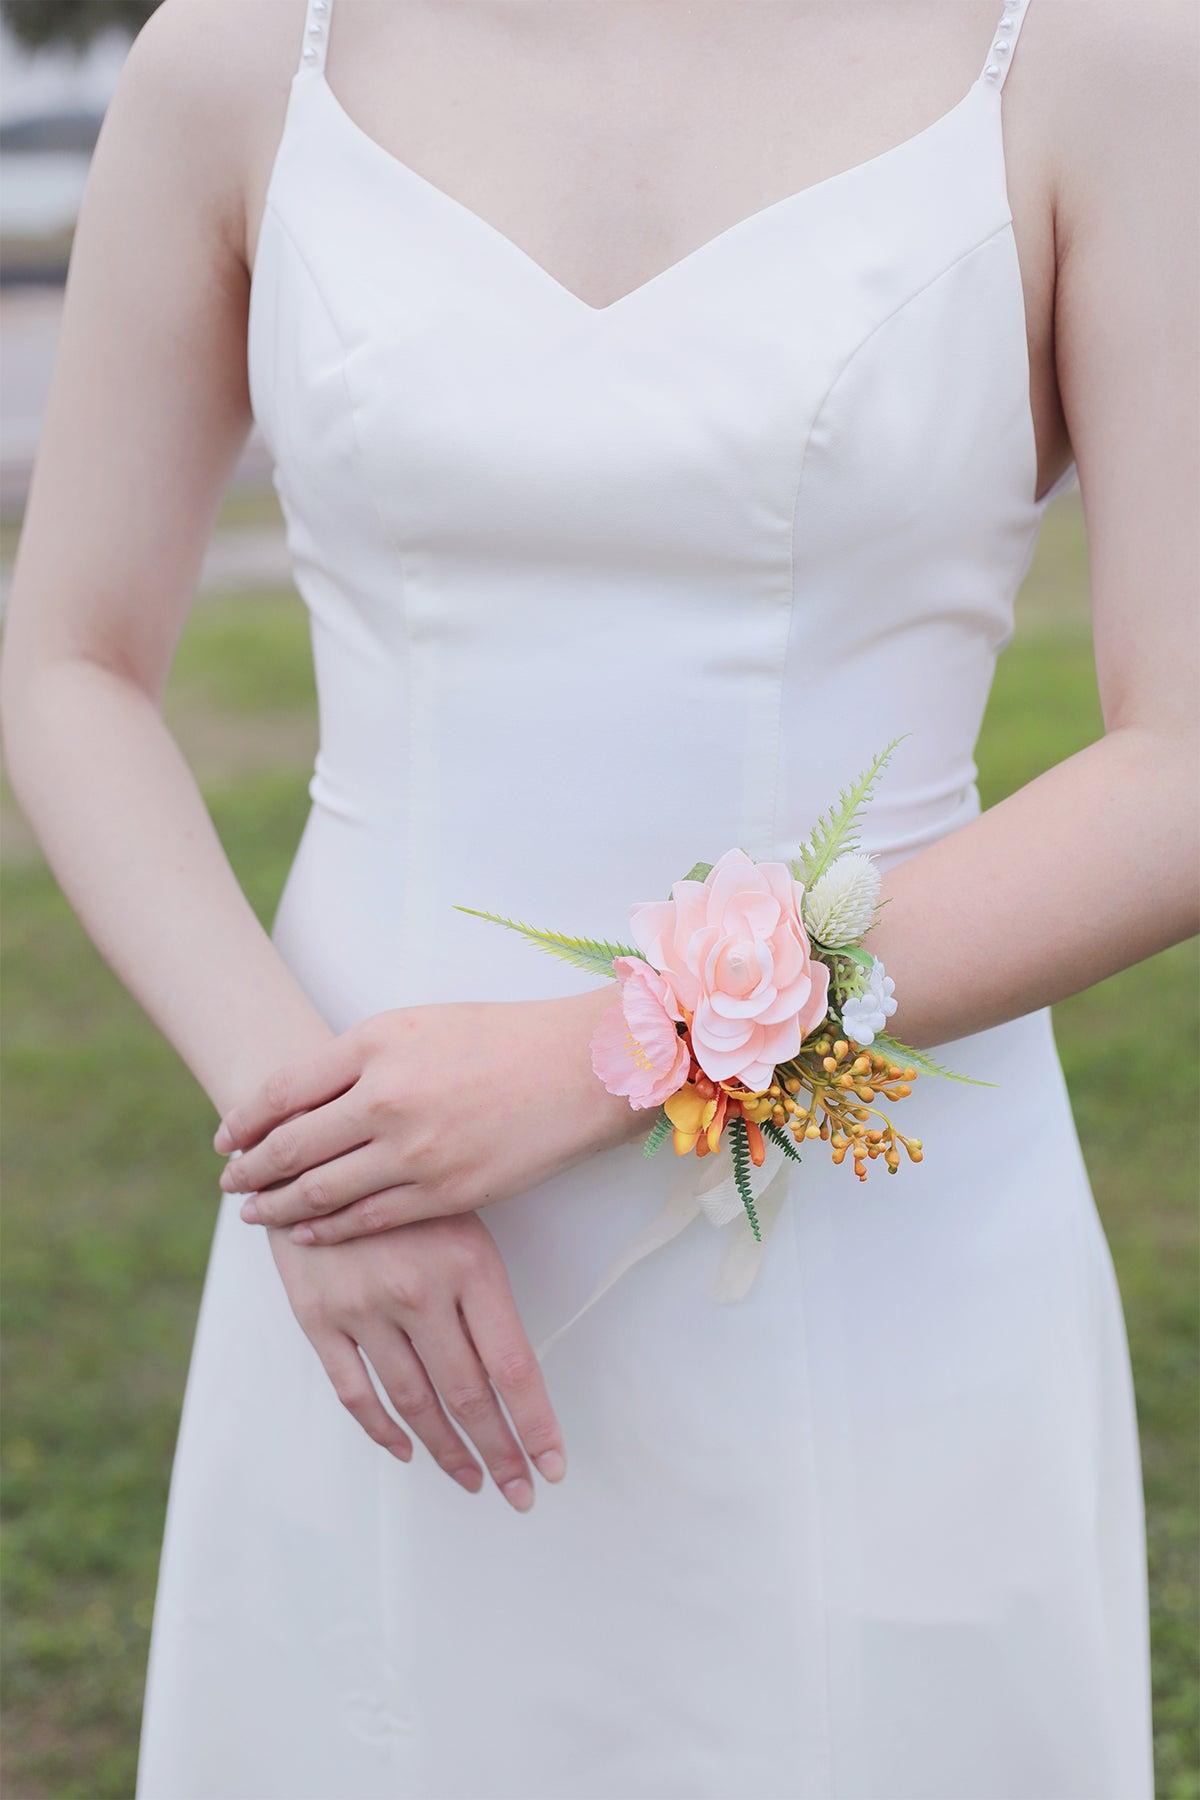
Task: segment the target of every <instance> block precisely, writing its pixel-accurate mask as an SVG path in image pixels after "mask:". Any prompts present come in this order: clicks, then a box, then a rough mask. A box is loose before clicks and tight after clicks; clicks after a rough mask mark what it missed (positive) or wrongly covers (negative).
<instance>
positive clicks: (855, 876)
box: [801, 850, 880, 950]
mask: <svg viewBox="0 0 1200 1800" xmlns="http://www.w3.org/2000/svg"><path fill="white" fill-rule="evenodd" d="M879 883H880V876H879V870H878V868H877V867H876V865H875V860H874V858H873V857H871V856H868V855H867V853H866V851H865V850H846V851H843V853H842V855H841V856H836V857H835V858H834V859H833V861H832V862H831V863H830V865H829V867H828V868H827V869H826V870H825V873H824V874H823V875H819V876H818V877H817V879H816V881H815V882H814V883H813V885H812V887H811V888H809V889H808V891H807V892H806V893H805V895H804V898H803V901H802V903H801V904H802V916H803V919H804V923H805V925H806V926H807V928H808V930H809V931H811V932H812V934H813V936H814V937H815V938H818V939H819V940H820V941H821V943H823V944H828V945H829V947H830V949H831V950H832V949H836V948H837V946H838V945H839V944H855V943H857V942H858V940H859V938H860V937H862V936H863V934H864V933H865V932H866V931H867V929H868V927H869V926H870V925H871V923H872V921H873V919H874V917H875V906H876V903H877V902H878V899H879Z"/></svg>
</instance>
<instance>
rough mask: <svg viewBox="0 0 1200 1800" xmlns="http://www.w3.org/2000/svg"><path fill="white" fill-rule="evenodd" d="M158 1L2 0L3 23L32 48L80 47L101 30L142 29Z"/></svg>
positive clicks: (131, 33) (130, 30)
mask: <svg viewBox="0 0 1200 1800" xmlns="http://www.w3.org/2000/svg"><path fill="white" fill-rule="evenodd" d="M157 5H158V0H3V6H2V8H0V11H2V12H3V17H4V22H5V24H6V25H7V26H8V27H9V29H10V30H11V31H12V32H13V35H14V36H15V37H18V38H20V40H21V42H22V43H23V44H28V45H29V46H30V48H31V49H35V50H36V49H40V48H41V46H42V45H44V44H71V45H74V46H75V47H76V48H77V49H80V50H82V49H83V48H85V46H86V45H87V44H89V43H90V42H91V40H92V39H93V38H94V37H96V36H97V35H98V34H99V33H100V32H102V31H108V30H111V29H112V28H113V27H117V28H119V29H120V30H122V31H127V32H128V33H129V34H130V36H131V37H132V35H133V34H134V33H135V32H136V31H139V30H140V29H141V27H142V26H143V25H144V24H145V22H146V20H147V19H148V18H149V17H150V14H151V13H152V12H153V11H154V9H155V7H156V6H157Z"/></svg>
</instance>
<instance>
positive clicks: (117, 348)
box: [0, 8, 329, 1109]
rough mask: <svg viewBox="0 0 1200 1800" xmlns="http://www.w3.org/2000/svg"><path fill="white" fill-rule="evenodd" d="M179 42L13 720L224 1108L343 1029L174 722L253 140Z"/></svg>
mask: <svg viewBox="0 0 1200 1800" xmlns="http://www.w3.org/2000/svg"><path fill="white" fill-rule="evenodd" d="M170 11H171V9H170V8H168V9H167V12H170ZM187 23H189V24H190V23H191V21H187ZM175 24H176V21H175V20H173V19H171V18H168V17H166V16H165V15H164V17H163V19H161V20H159V19H155V20H153V21H152V22H151V24H150V26H149V27H147V29H146V31H145V32H143V34H142V36H141V37H140V38H139V40H138V42H137V44H136V45H135V46H134V49H133V51H132V53H131V55H130V57H129V59H128V62H127V65H126V67H125V70H124V72H123V74H122V77H121V81H120V84H119V88H118V91H117V94H116V96H115V98H114V100H113V103H112V105H111V107H110V108H109V111H108V115H107V117H106V119H105V122H104V126H103V129H102V131H101V134H100V139H99V142H98V144H97V147H96V153H95V158H94V161H93V165H92V170H91V175H90V178H89V181H88V187H87V192H86V195H85V198H84V203H83V207H82V211H81V215H80V219H79V224H78V231H77V235H76V239H75V246H74V251H73V255H72V259H71V268H70V274H69V278H68V283H67V292H66V300H65V306H64V312H63V321H62V334H61V339H60V343H59V348H58V355H57V359H56V363H55V371H54V380H53V385H52V390H51V395H50V401H49V406H48V410H47V416H46V420H45V425H44V429H43V432H42V435H41V441H40V445H39V450H38V456H37V461H36V465H35V469H34V474H33V481H32V486H31V491H30V496H29V505H28V509H27V512H26V516H25V523H24V529H23V531H22V534H21V541H20V545H19V549H18V553H17V561H16V568H15V573H14V580H13V585H12V593H11V598H10V603H9V609H8V619H7V628H6V634H5V653H4V661H3V673H2V678H0V702H2V707H3V724H4V737H5V751H6V755H7V764H8V772H9V777H10V780H11V782H12V785H13V788H14V790H15V792H16V794H17V797H18V799H19V800H20V802H21V804H22V806H23V808H24V810H25V812H26V814H27V815H28V817H29V819H30V822H31V824H32V825H33V827H34V829H35V831H36V833H37V836H38V838H39V840H40V842H41V844H42V847H43V849H44V851H45V854H46V856H47V859H48V861H49V862H50V864H51V866H52V868H53V870H54V872H55V874H56V876H57V877H58V879H59V881H60V883H61V885H62V887H63V889H64V890H65V892H66V893H67V895H68V897H69V899H70V900H71V902H72V905H73V906H74V907H75V909H76V911H77V912H78V914H79V916H80V918H81V919H82V921H83V923H84V925H85V927H86V928H87V930H88V932H89V933H90V935H91V936H92V938H93V939H94V940H95V942H96V944H97V945H98V946H99V948H100V950H101V951H102V953H103V954H104V956H105V957H106V959H107V960H108V961H109V962H110V964H111V965H112V967H113V968H114V969H115V971H116V972H117V974H118V975H119V976H120V978H121V979H122V981H123V982H124V983H125V984H126V986H127V987H128V988H129V989H130V991H131V992H132V993H133V994H134V995H135V997H136V998H137V1000H138V1001H139V1002H140V1003H141V1005H142V1006H143V1007H144V1008H145V1010H146V1011H147V1012H148V1013H149V1014H150V1016H151V1017H152V1018H153V1019H154V1020H155V1022H156V1024H158V1025H159V1026H160V1028H161V1029H162V1030H163V1032H164V1033H165V1035H166V1036H167V1038H168V1039H169V1040H170V1042H171V1043H172V1044H173V1045H174V1046H175V1047H176V1049H177V1050H178V1051H179V1053H180V1055H181V1056H182V1057H183V1059H184V1061H185V1062H186V1063H187V1065H188V1067H189V1068H190V1069H191V1071H192V1073H193V1074H194V1075H195V1076H196V1078H197V1079H198V1080H199V1082H200V1083H201V1085H202V1086H203V1087H204V1089H205V1091H206V1092H207V1093H208V1094H209V1096H210V1097H211V1099H212V1100H213V1102H214V1104H215V1105H216V1106H217V1107H218V1109H220V1108H221V1107H223V1106H224V1105H225V1104H227V1101H228V1099H229V1098H230V1097H232V1096H234V1095H236V1094H237V1093H239V1092H240V1091H242V1089H244V1087H245V1085H246V1084H247V1082H249V1081H252V1080H254V1079H255V1078H256V1076H257V1075H258V1074H261V1072H262V1070H263V1068H264V1065H267V1066H269V1064H270V1063H271V1061H272V1060H275V1059H277V1058H278V1057H280V1056H283V1055H287V1054H291V1053H293V1052H294V1051H295V1049H297V1048H303V1047H305V1046H312V1047H316V1046H318V1045H320V1044H321V1043H322V1042H324V1041H325V1039H326V1038H327V1036H328V1035H329V1032H328V1027H326V1026H325V1025H324V1023H323V1021H322V1020H321V1019H320V1018H319V1017H318V1016H317V1014H316V1012H315V1010H314V1008H313V1007H312V1006H311V1004H310V1003H309V1002H308V1001H307V999H306V998H305V996H304V995H303V993H302V992H301V990H300V988H299V987H298V985H297V983H296V981H295V980H294V979H293V977H292V976H291V975H290V973H289V972H288V971H287V969H286V968H285V967H284V965H283V963H282V961H281V959H280V957H279V956H278V954H277V952H276V951H275V950H274V948H273V947H272V945H271V944H270V942H269V939H268V936H267V934H266V932H265V931H264V930H263V928H262V926H261V925H260V924H259V922H258V920H257V918H256V917H255V915H254V913H253V911H252V909H251V907H250V905H249V903H248V902H247V900H246V898H245V896H244V895H243V893H242V892H241V889H240V888H239V886H238V884H237V882H236V880H235V879H234V875H233V872H232V870H231V868H230V866H229V864H228V861H227V860H226V858H225V855H224V853H223V851H222V849H221V845H220V842H219V840H218V838H217V835H216V832H215V831H214V829H213V825H212V822H211V820H210V818H209V816H208V813H207V812H206V810H205V808H204V805H203V803H202V801H201V798H200V795H199V793H198V791H197V788H196V784H195V782H194V780H193V778H192V775H191V772H190V770H189V769H188V767H187V765H186V763H185V761H184V759H183V757H182V755H181V753H180V751H179V749H178V747H177V745H176V743H175V741H174V740H173V738H172V737H171V735H170V734H169V732H168V730H167V728H166V726H165V724H164V722H163V719H162V715H161V712H160V710H159V702H160V698H161V694H162V689H163V685H164V683H165V680H166V675H167V671H168V668H169V665H170V662H171V659H172V656H173V654H174V651H175V647H176V644H177V642H178V638H179V635H180V633H181V631H182V629H183V624H184V620H185V617H186V615H187V612H188V609H189V606H190V603H191V599H192V594H193V590H194V588H195V583H196V579H197V575H198V572H199V568H200V562H201V558H202V556H203V553H204V548H205V545H206V543H207V540H208V537H209V534H210V532H211V529H212V524H213V519H214V516H215V513H216V509H217V506H218V503H219V501H220V498H221V495H222V493H223V491H224V488H225V486H226V483H227V481H228V478H229V475H230V472H231V470H232V467H233V464H234V462H235V459H236V457H237V455H238V452H239V450H240V449H241V446H242V444H243V442H244V440H245V437H246V434H247V430H248V427H249V406H248V400H247V394H246V364H245V351H244V339H245V328H246V301H247V287H248V283H247V276H246V270H245V265H244V263H243V262H242V261H241V259H240V257H239V254H238V233H239V229H240V225H241V219H240V212H239V207H238V204H237V195H238V193H239V191H240V188H239V182H238V179H237V156H238V152H239V147H240V144H241V140H242V139H243V138H244V131H242V130H241V128H240V127H239V124H238V121H237V119H236V116H232V117H230V118H228V119H224V120H223V119H222V118H221V116H220V106H219V100H220V96H221V95H222V94H223V93H224V92H225V84H224V83H223V82H222V81H221V80H220V79H216V78H215V71H213V70H212V68H211V66H210V63H211V59H210V58H208V57H205V56H204V55H203V54H202V52H201V45H200V44H199V43H197V42H191V41H189V40H192V39H195V38H197V37H198V36H199V34H198V33H196V32H194V31H190V30H189V31H186V32H180V31H177V30H174V29H173V27H174V26H175ZM164 27H165V29H164ZM185 46H186V48H187V49H189V50H190V51H192V52H193V53H194V54H192V55H187V56H185V55H184V54H182V53H183V51H184V49H185Z"/></svg>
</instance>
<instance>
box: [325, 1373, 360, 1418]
mask: <svg viewBox="0 0 1200 1800" xmlns="http://www.w3.org/2000/svg"><path fill="white" fill-rule="evenodd" d="M333 1391H334V1393H335V1394H336V1395H337V1397H338V1399H339V1400H340V1401H341V1403H342V1405H343V1406H344V1407H345V1408H346V1411H347V1412H350V1413H355V1414H357V1413H360V1412H362V1410H363V1409H364V1407H365V1406H366V1404H367V1390H366V1388H365V1387H364V1385H363V1383H362V1382H361V1381H356V1380H354V1379H353V1378H352V1377H351V1376H349V1375H345V1376H339V1377H338V1379H337V1380H336V1381H335V1382H334V1384H333Z"/></svg>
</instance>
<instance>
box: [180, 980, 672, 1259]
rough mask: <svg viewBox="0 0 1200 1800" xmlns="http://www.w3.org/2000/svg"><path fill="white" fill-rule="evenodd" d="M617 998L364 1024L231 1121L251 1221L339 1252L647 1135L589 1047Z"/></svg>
mask: <svg viewBox="0 0 1200 1800" xmlns="http://www.w3.org/2000/svg"><path fill="white" fill-rule="evenodd" d="M615 994H616V990H615V988H614V987H610V986H607V985H606V986H605V987H604V988H602V989H595V990H590V991H589V992H587V993H583V994H572V995H570V996H568V997H567V998H565V999H554V1000H523V1001H517V1002H512V1003H509V1002H500V1001H483V1002H478V1003H466V1004H452V1005H437V1006H414V1007H405V1008H401V1009H398V1010H396V1011H392V1012H385V1013H377V1014H376V1015H375V1016H374V1017H372V1018H369V1019H365V1020H363V1021H362V1022H361V1023H360V1024H358V1025H353V1026H351V1027H350V1029H349V1030H348V1031H345V1032H343V1033H342V1034H341V1035H340V1036H339V1037H336V1038H333V1039H331V1041H330V1042H329V1044H328V1045H327V1046H326V1047H325V1048H324V1049H322V1050H320V1051H318V1052H317V1053H316V1054H315V1055H314V1056H312V1057H309V1058H308V1059H306V1060H304V1061H298V1062H295V1063H291V1064H288V1065H286V1066H285V1067H283V1068H280V1069H277V1070H276V1071H275V1072H274V1073H273V1074H272V1075H271V1076H269V1077H268V1079H267V1080H266V1081H265V1082H264V1083H263V1084H262V1086H261V1087H260V1088H259V1089H258V1091H257V1092H256V1093H255V1094H254V1095H253V1096H252V1098H251V1099H250V1100H249V1101H248V1102H247V1103H246V1104H245V1105H244V1106H239V1107H235V1108H234V1110H233V1111H232V1112H229V1113H226V1115H225V1117H224V1118H223V1119H222V1121H221V1125H220V1128H219V1129H218V1131H217V1133H216V1135H215V1137H214V1139H213V1147H214V1149H216V1150H218V1151H221V1152H224V1153H231V1152H234V1151H240V1152H241V1154H240V1155H233V1156H231V1159H230V1161H229V1163H228V1165H227V1167H226V1169H225V1171H224V1173H223V1174H222V1176H221V1186H222V1187H223V1188H225V1189H226V1190H227V1191H229V1192H233V1193H239V1194H250V1195H252V1196H253V1198H251V1199H249V1200H247V1202H246V1205H245V1206H244V1207H243V1208H242V1217H243V1218H244V1219H245V1220H246V1221H247V1222H248V1223H250V1224H260V1225H292V1226H294V1227H295V1229H294V1230H293V1232H292V1237H293V1238H294V1239H295V1241H296V1242H297V1243H306V1244H335V1243H339V1242H341V1241H342V1240H343V1239H345V1238H352V1237H362V1236H365V1235H367V1234H368V1233H371V1232H376V1231H388V1230H391V1229H392V1228H393V1227H394V1226H397V1225H404V1224H408V1223H410V1222H411V1221H413V1220H414V1219H431V1218H437V1217H440V1216H443V1215H445V1214H448V1213H458V1212H471V1211H474V1210H476V1209H478V1208H479V1207H482V1206H487V1205H489V1204H490V1203H491V1202H492V1201H494V1200H502V1199H505V1198H506V1197H507V1196H509V1195H511V1194H517V1193H522V1192H524V1191H525V1190H526V1189H528V1188H531V1187H533V1186H534V1185H535V1184H536V1183H537V1182H539V1181H542V1180H545V1179H546V1178H547V1177H549V1176H551V1175H554V1174H557V1173H558V1172H559V1171H560V1170H562V1169H566V1168H568V1167H570V1166H571V1165H572V1164H573V1163H576V1162H579V1161H581V1160H582V1159H583V1158H585V1157H587V1156H591V1155H593V1154H594V1153H595V1152H596V1151H599V1150H603V1149H606V1148H607V1147H609V1146H610V1145H613V1144H617V1143H621V1142H623V1141H625V1140H627V1139H631V1138H633V1137H635V1136H637V1135H639V1134H640V1133H642V1132H644V1130H645V1124H646V1121H645V1120H644V1119H643V1118H642V1116H641V1115H640V1114H639V1113H637V1112H635V1111H634V1110H633V1109H632V1108H631V1107H630V1106H629V1105H628V1103H627V1102H626V1101H625V1100H623V1099H620V1098H618V1097H617V1096H615V1095H613V1094H609V1093H608V1092H607V1091H606V1089H605V1088H604V1087H603V1086H602V1084H601V1083H600V1081H599V1080H598V1079H597V1078H596V1075H595V1074H594V1072H593V1070H592V1066H591V1055H590V1050H589V1040H590V1038H591V1033H592V1030H593V1028H594V1026H595V1024H596V1021H597V1019H598V1018H599V1015H600V1013H601V1012H602V1011H603V1010H604V1009H605V1008H606V1007H608V1006H610V1005H611V1004H612V1003H613V1000H614V998H615Z"/></svg>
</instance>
